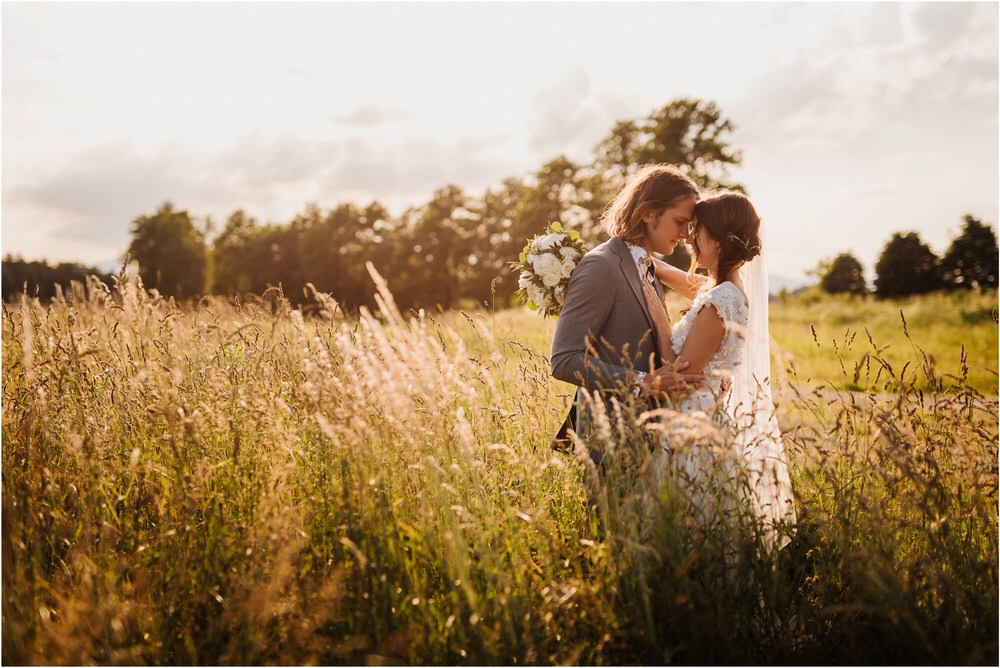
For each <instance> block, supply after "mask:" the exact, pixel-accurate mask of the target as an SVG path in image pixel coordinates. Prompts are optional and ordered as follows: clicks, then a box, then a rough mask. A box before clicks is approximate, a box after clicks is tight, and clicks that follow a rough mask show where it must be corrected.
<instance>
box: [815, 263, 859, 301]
mask: <svg viewBox="0 0 1000 668" xmlns="http://www.w3.org/2000/svg"><path fill="white" fill-rule="evenodd" d="M821 271H822V273H821V275H820V281H819V285H820V288H822V290H823V292H826V293H828V294H838V293H844V292H846V293H848V294H852V295H864V294H867V293H868V285H867V284H866V283H865V272H864V268H863V267H862V266H861V262H859V261H858V259H857V258H856V257H854V255H853V254H851V253H841V254H840V255H838V256H837V257H835V258H834V259H833V261H832V262H830V263H828V264H827V263H824V264H823V265H822V267H821Z"/></svg>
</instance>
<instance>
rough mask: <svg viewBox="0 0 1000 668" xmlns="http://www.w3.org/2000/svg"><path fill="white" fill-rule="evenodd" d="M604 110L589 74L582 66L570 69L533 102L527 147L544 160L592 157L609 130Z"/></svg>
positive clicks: (543, 90) (574, 66)
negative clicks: (566, 157) (556, 154)
mask: <svg viewBox="0 0 1000 668" xmlns="http://www.w3.org/2000/svg"><path fill="white" fill-rule="evenodd" d="M601 107H602V105H601V104H600V103H599V102H598V100H597V98H596V96H595V95H594V91H593V88H592V86H591V82H590V75H589V74H588V73H587V71H586V70H585V69H584V68H583V67H582V66H580V65H573V66H571V67H569V68H568V69H567V70H565V71H564V72H562V73H561V75H560V76H559V78H558V79H556V81H555V82H554V83H553V84H552V85H550V86H548V87H546V88H543V89H542V90H540V91H539V92H538V93H536V94H535V96H534V98H533V99H532V102H531V105H530V109H531V113H532V115H533V117H532V118H531V119H530V120H529V122H528V135H527V146H528V148H529V149H530V150H531V151H533V152H534V153H535V154H536V155H537V156H538V157H539V158H540V159H541V160H543V161H545V160H548V159H550V158H552V157H554V154H555V153H563V154H566V155H568V156H570V157H577V158H579V157H581V156H586V155H589V154H590V153H591V152H592V151H593V148H594V146H595V145H596V144H597V143H598V142H599V141H600V139H601V137H602V136H603V135H602V133H604V132H607V131H608V130H609V127H610V124H609V122H608V119H607V115H606V114H605V113H604V111H603V109H602V108H601Z"/></svg>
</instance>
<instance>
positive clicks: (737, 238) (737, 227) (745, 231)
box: [690, 192, 761, 283]
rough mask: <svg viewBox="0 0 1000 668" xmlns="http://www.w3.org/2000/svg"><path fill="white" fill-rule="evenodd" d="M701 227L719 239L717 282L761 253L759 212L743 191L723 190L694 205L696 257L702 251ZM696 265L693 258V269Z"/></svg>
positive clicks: (694, 247)
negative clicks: (700, 245) (699, 241)
mask: <svg viewBox="0 0 1000 668" xmlns="http://www.w3.org/2000/svg"><path fill="white" fill-rule="evenodd" d="M702 227H703V228H705V231H706V232H708V236H710V237H712V238H713V239H714V240H716V241H718V242H719V267H718V271H717V272H716V282H719V283H721V282H722V281H725V280H727V279H728V278H730V277H731V276H732V274H733V272H734V271H736V270H737V269H739V268H740V266H741V265H742V264H743V263H744V262H749V261H750V260H752V259H753V258H755V257H757V256H758V255H760V251H761V239H760V216H758V215H757V210H756V209H754V208H753V204H751V203H750V200H749V199H748V198H747V196H746V195H744V194H743V193H737V192H722V193H718V194H715V195H711V196H709V197H706V198H705V199H703V200H701V201H700V202H698V203H697V204H696V205H695V207H694V231H693V232H692V234H691V241H690V243H691V248H692V249H693V250H694V255H695V259H697V257H698V255H699V254H700V249H699V248H698V237H697V232H698V229H699V228H702ZM695 268H696V263H694V262H692V263H691V271H694V270H695Z"/></svg>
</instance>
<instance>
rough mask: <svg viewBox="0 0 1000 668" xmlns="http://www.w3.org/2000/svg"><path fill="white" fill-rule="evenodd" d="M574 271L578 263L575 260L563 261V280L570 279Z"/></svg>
mask: <svg viewBox="0 0 1000 668" xmlns="http://www.w3.org/2000/svg"><path fill="white" fill-rule="evenodd" d="M574 269H576V261H575V260H563V261H562V275H563V278H569V275H570V274H572V273H573V270H574Z"/></svg>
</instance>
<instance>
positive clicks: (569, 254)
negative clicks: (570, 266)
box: [559, 246, 580, 260]
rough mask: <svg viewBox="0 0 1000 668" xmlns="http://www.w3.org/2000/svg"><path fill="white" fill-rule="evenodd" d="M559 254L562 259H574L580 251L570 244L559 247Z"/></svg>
mask: <svg viewBox="0 0 1000 668" xmlns="http://www.w3.org/2000/svg"><path fill="white" fill-rule="evenodd" d="M559 254H560V255H562V257H563V259H564V260H575V259H576V258H577V257H579V256H580V251H578V250H577V249H575V248H573V247H572V246H563V247H562V248H560V249H559Z"/></svg>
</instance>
